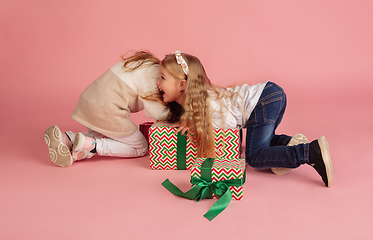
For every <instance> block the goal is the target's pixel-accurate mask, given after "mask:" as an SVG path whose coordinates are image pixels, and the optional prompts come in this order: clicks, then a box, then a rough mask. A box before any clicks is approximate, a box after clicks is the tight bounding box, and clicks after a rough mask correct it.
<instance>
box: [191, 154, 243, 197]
mask: <svg viewBox="0 0 373 240" xmlns="http://www.w3.org/2000/svg"><path fill="white" fill-rule="evenodd" d="M205 159H206V158H197V159H196V160H195V161H194V164H193V166H192V168H191V176H192V177H195V178H201V165H202V163H203V161H204V160H205ZM245 171H246V161H245V159H225V158H215V159H214V163H213V165H212V168H211V177H212V182H218V181H223V180H228V179H242V178H243V177H244V176H245ZM229 189H230V190H231V192H232V199H234V200H241V199H242V198H243V194H244V191H245V184H243V185H242V186H240V187H235V186H231V187H229ZM212 197H213V198H215V199H218V197H217V196H216V195H215V194H213V195H212Z"/></svg>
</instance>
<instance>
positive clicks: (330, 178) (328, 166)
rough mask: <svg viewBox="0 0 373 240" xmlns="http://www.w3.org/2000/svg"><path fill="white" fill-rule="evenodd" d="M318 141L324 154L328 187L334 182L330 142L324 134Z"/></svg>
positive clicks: (322, 154)
mask: <svg viewBox="0 0 373 240" xmlns="http://www.w3.org/2000/svg"><path fill="white" fill-rule="evenodd" d="M317 141H318V143H319V146H320V149H321V156H322V159H323V162H324V165H325V169H326V177H327V179H328V186H327V187H330V186H331V185H332V182H333V166H332V160H331V158H330V150H329V143H328V140H326V137H324V136H322V137H320V138H319V139H317Z"/></svg>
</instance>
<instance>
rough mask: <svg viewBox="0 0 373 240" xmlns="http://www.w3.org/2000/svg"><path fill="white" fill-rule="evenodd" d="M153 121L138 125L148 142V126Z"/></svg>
mask: <svg viewBox="0 0 373 240" xmlns="http://www.w3.org/2000/svg"><path fill="white" fill-rule="evenodd" d="M153 123H154V122H145V123H141V124H140V125H139V130H140V132H141V133H142V135H144V137H145V139H146V141H147V142H148V143H149V128H150V126H151V125H153Z"/></svg>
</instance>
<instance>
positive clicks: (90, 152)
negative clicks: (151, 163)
mask: <svg viewBox="0 0 373 240" xmlns="http://www.w3.org/2000/svg"><path fill="white" fill-rule="evenodd" d="M158 66H159V60H158V59H157V58H156V57H155V56H154V55H152V54H151V53H150V52H148V51H139V52H135V53H134V54H133V55H132V56H130V57H127V58H125V57H122V61H121V62H119V63H117V64H115V65H114V66H112V67H111V68H110V69H108V70H107V71H106V72H105V73H104V74H103V75H101V76H100V77H99V78H98V79H97V80H95V81H94V82H93V83H91V84H90V85H89V86H88V87H87V88H86V90H85V91H84V92H83V93H82V94H81V96H80V98H79V101H78V104H77V106H76V108H75V110H74V111H73V113H72V114H71V117H72V118H73V119H74V120H76V121H77V122H79V123H81V124H82V125H84V126H85V127H87V129H88V131H87V132H82V133H80V132H79V133H73V132H71V131H68V132H65V133H62V132H61V130H60V129H59V128H58V127H57V126H51V127H50V128H48V129H47V130H46V131H45V133H44V140H45V143H46V144H47V146H48V150H49V157H50V159H51V160H52V162H53V163H55V164H56V165H57V166H61V167H67V166H70V165H71V164H72V163H73V162H74V161H77V160H82V159H85V158H91V157H92V156H94V155H96V154H97V155H100V156H117V157H139V156H143V155H145V154H146V153H147V151H148V144H147V141H146V139H145V137H144V136H143V135H142V134H141V133H140V131H139V130H138V127H137V126H136V125H135V124H134V123H133V122H132V121H131V120H130V118H129V116H130V114H131V113H132V112H138V111H141V110H144V111H145V114H146V115H147V116H148V117H150V118H153V119H157V120H162V119H165V118H166V117H167V116H169V119H170V118H172V116H171V115H172V113H170V112H169V110H168V106H166V105H165V104H164V103H163V102H162V101H161V100H162V98H161V96H160V94H159V90H158V89H157V86H156V81H157V79H158Z"/></svg>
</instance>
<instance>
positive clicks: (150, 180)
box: [0, 100, 373, 240]
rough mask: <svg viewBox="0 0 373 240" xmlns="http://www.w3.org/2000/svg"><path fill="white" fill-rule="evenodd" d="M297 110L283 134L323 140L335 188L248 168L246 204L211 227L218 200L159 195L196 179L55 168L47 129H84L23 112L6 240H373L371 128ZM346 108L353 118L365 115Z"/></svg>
mask: <svg viewBox="0 0 373 240" xmlns="http://www.w3.org/2000/svg"><path fill="white" fill-rule="evenodd" d="M299 101H300V103H302V104H291V103H290V104H289V106H288V110H287V111H288V112H287V113H286V114H285V116H286V117H285V118H284V120H283V123H282V124H281V125H280V128H279V133H288V134H292V135H294V134H296V133H299V132H301V133H303V134H305V135H306V136H307V137H308V138H309V139H314V138H317V137H319V136H321V135H325V136H326V137H327V139H328V141H329V144H330V149H331V156H332V161H333V167H334V182H333V185H332V186H331V187H330V188H327V187H325V186H324V185H323V183H322V181H321V179H320V177H319V176H318V174H317V173H316V172H315V171H314V170H313V169H312V168H311V167H309V166H301V167H299V168H298V169H296V170H292V171H291V172H290V173H289V174H287V175H284V176H277V175H274V174H272V173H271V172H270V171H268V170H255V169H252V168H250V167H247V180H246V190H245V195H244V199H243V200H241V201H232V202H231V203H230V205H229V206H228V207H227V209H226V210H224V211H223V212H222V213H221V214H220V215H219V216H218V217H216V218H215V219H214V220H213V221H211V222H210V221H208V220H207V219H205V218H204V217H203V214H204V213H205V212H206V211H207V210H208V209H209V208H210V207H211V206H212V204H213V203H214V202H215V200H202V201H200V202H194V201H191V200H187V199H183V198H179V197H176V196H174V195H172V194H170V193H169V192H168V191H166V189H164V188H163V187H162V186H161V183H162V182H163V181H164V180H165V179H167V178H168V179H170V180H171V181H172V182H173V183H175V184H176V185H177V186H179V187H180V188H181V189H182V190H184V191H186V190H188V189H189V179H190V175H189V172H188V171H158V170H150V169H149V156H148V155H147V156H144V157H141V158H133V159H121V158H115V157H97V156H96V157H94V158H92V159H90V160H86V161H80V162H76V163H74V164H73V165H72V166H71V167H68V168H60V167H57V166H55V165H54V164H53V163H52V162H51V161H50V160H49V157H48V151H47V147H46V145H45V143H44V141H43V132H44V130H45V129H46V128H48V127H49V125H53V124H58V125H59V126H60V128H61V129H62V130H63V131H64V130H65V131H66V130H74V131H79V130H80V131H83V130H84V128H83V127H82V126H80V125H79V124H77V123H76V122H74V121H73V120H72V119H70V118H69V117H68V114H67V113H68V112H69V111H71V110H70V109H68V107H65V108H59V110H58V111H57V110H53V108H50V110H49V111H43V109H45V108H48V105H49V104H51V103H48V102H43V103H42V102H39V103H36V104H35V102H34V103H33V104H29V105H27V103H26V105H27V106H28V108H24V109H28V110H26V113H27V114H26V116H27V117H24V118H22V116H23V114H24V113H22V114H21V113H17V112H14V114H13V115H11V114H6V115H4V116H3V121H6V122H7V123H8V125H7V126H8V127H7V128H3V129H2V137H1V139H0V140H1V148H2V151H1V152H2V156H1V160H0V164H1V167H0V192H1V198H0V212H1V215H0V239H54V240H57V239H91V240H93V239H206V238H207V237H208V238H211V239H213V238H214V239H226V238H229V239H235V238H241V239H312V240H313V239H320V240H321V239H339V240H341V239H346V240H347V239H354V240H356V239H371V236H372V231H371V226H372V223H373V221H372V215H373V208H372V202H373V192H372V181H373V176H372V174H371V171H372V169H373V162H372V161H371V159H372V157H371V151H370V149H371V146H372V143H373V142H372V139H371V133H372V130H373V128H372V123H371V121H369V120H368V119H367V118H364V119H359V120H358V121H359V122H356V121H355V122H354V119H353V118H349V117H347V114H346V111H344V110H343V109H340V108H336V109H334V110H333V112H331V111H330V110H328V109H330V107H332V105H333V103H330V106H328V105H324V106H323V108H320V107H316V106H315V105H312V104H311V103H308V102H307V101H303V100H299ZM299 101H298V103H299ZM62 105H63V104H62V101H61V106H62ZM40 106H42V107H40ZM304 107H306V108H307V111H302V109H303V108H304ZM361 107H362V108H364V106H361ZM366 107H369V105H367V106H365V108H366ZM349 109H350V110H349V114H350V115H352V116H353V115H355V114H358V113H359V111H360V109H355V110H353V108H349ZM27 111H28V112H27ZM354 111H356V112H354ZM9 112H10V111H8V113H9ZM320 116H323V119H324V121H323V120H322V119H321V118H320ZM134 117H135V119H136V121H137V122H138V123H140V122H141V121H146V119H144V118H142V116H141V115H134ZM304 123H307V124H304Z"/></svg>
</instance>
